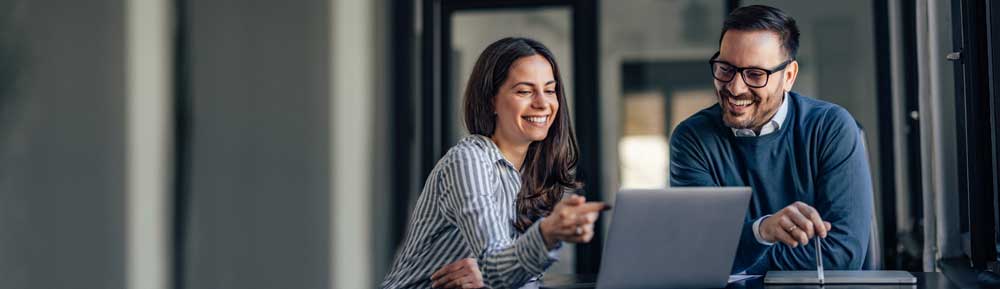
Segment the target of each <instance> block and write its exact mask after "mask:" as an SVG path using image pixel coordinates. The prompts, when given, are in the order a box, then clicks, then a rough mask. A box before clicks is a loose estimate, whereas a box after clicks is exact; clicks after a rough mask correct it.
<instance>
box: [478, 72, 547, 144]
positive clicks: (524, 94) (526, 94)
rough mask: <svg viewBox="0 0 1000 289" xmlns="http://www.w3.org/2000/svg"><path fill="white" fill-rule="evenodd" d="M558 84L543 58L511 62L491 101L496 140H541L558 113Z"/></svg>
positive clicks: (519, 141)
mask: <svg viewBox="0 0 1000 289" xmlns="http://www.w3.org/2000/svg"><path fill="white" fill-rule="evenodd" d="M557 85H558V84H557V83H556V80H555V76H554V75H553V73H552V65H551V64H550V63H549V61H548V60H546V59H545V57H542V56H541V55H532V56H526V57H521V58H519V59H517V60H516V61H514V63H513V64H511V67H510V72H509V73H508V74H507V79H506V80H505V81H504V83H503V85H502V86H500V89H499V90H498V91H497V95H496V97H495V98H494V101H495V104H494V105H495V106H494V107H495V108H496V114H497V116H496V117H497V122H496V130H494V133H495V137H499V138H501V139H503V140H505V141H507V142H510V143H521V144H523V143H528V144H530V143H531V142H533V141H541V140H544V139H545V137H546V136H547V135H548V132H549V127H551V126H552V122H553V121H554V120H555V118H556V112H558V111H559V97H558V95H557V94H556V93H557V90H556V86H557Z"/></svg>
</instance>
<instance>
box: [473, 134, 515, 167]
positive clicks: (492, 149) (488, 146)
mask: <svg viewBox="0 0 1000 289" xmlns="http://www.w3.org/2000/svg"><path fill="white" fill-rule="evenodd" d="M474 136H475V138H473V139H474V140H475V142H476V143H479V144H480V145H481V146H482V147H483V149H485V150H486V154H487V156H489V160H491V161H493V162H498V161H501V160H502V161H505V162H508V161H507V159H506V158H504V157H503V152H500V147H498V146H497V144H496V143H494V142H493V139H491V138H490V137H488V136H484V135H478V134H477V135H474ZM508 163H509V162H508Z"/></svg>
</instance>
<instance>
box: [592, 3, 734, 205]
mask: <svg viewBox="0 0 1000 289" xmlns="http://www.w3.org/2000/svg"><path fill="white" fill-rule="evenodd" d="M601 13H602V15H601V25H602V27H601V28H600V29H601V60H600V61H601V63H600V65H601V70H602V71H601V89H602V100H601V101H602V106H603V107H604V108H603V109H604V111H602V113H604V115H605V118H604V119H605V121H606V122H607V123H606V124H605V127H606V130H605V131H606V133H605V136H604V140H603V143H604V144H605V146H607V147H609V149H608V151H610V152H612V153H610V154H609V156H605V160H604V161H605V162H606V163H608V164H615V163H617V164H618V166H614V165H609V166H606V168H607V169H608V172H607V175H606V178H610V180H609V181H607V182H606V183H608V184H609V185H608V187H607V188H605V190H604V191H605V192H607V193H606V194H607V196H605V198H606V199H607V200H613V198H614V196H613V193H614V192H617V191H618V190H619V189H620V188H662V187H666V186H667V185H668V177H669V172H668V169H669V160H668V157H669V155H670V153H669V149H670V148H669V145H668V144H669V137H670V134H671V132H672V130H673V128H674V127H675V126H677V124H678V123H680V122H681V121H683V120H684V119H687V118H688V117H689V116H691V115H692V114H694V113H696V112H698V111H699V110H701V109H704V108H706V107H709V106H711V105H713V104H715V102H716V100H715V99H716V98H715V93H714V92H713V85H712V75H711V73H710V70H709V66H708V62H707V61H708V59H709V58H710V57H711V56H712V54H713V53H715V51H716V50H717V49H718V45H717V43H718V37H719V31H720V29H721V28H722V20H723V17H724V16H725V13H726V11H725V1H696V0H684V1H659V0H633V1H602V2H601Z"/></svg>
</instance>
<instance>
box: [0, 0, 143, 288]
mask: <svg viewBox="0 0 1000 289" xmlns="http://www.w3.org/2000/svg"><path fill="white" fill-rule="evenodd" d="M122 7H123V2H122V1H116V0H94V1H69V0H31V1H27V0H20V1H19V0H9V1H2V2H0V51H2V52H0V66H2V67H3V68H2V72H3V73H2V74H0V77H2V78H3V81H0V86H2V87H0V95H2V96H3V98H0V108H2V110H0V111H2V112H3V115H2V116H3V117H2V118H0V121H2V124H0V276H2V277H0V287H3V288H47V289H48V288H122V287H123V286H124V274H125V273H124V272H125V270H124V265H123V264H124V254H125V246H124V245H125V241H124V232H123V229H124V224H123V196H124V192H123V191H124V171H123V168H124V156H125V153H124V146H125V138H124V117H125V113H124V100H125V97H124V81H123V79H124V75H123V73H124V72H123V71H124V67H125V66H124V64H123V61H124V55H125V53H124V40H123V35H124V29H123V25H122V24H123V22H124V17H123V16H124V15H123V11H122ZM12 67H15V68H12ZM12 85H13V86H12Z"/></svg>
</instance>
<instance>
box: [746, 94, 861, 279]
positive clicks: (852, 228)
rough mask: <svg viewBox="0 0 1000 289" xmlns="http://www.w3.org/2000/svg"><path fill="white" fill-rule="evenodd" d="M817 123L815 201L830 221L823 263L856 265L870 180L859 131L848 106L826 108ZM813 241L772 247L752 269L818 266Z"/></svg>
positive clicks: (840, 266)
mask: <svg viewBox="0 0 1000 289" xmlns="http://www.w3.org/2000/svg"><path fill="white" fill-rule="evenodd" d="M822 121H823V124H821V125H820V126H818V127H819V128H820V129H821V131H819V132H818V134H817V136H818V137H817V138H816V140H817V141H818V143H819V145H818V146H817V149H816V155H817V159H818V162H817V166H818V168H817V176H816V179H817V183H816V185H815V188H814V189H815V190H816V191H815V194H816V201H815V203H814V204H810V205H813V206H814V207H815V208H816V209H817V210H818V211H819V212H820V215H821V217H822V218H823V220H824V221H827V222H830V223H831V224H832V225H833V228H832V230H831V231H830V232H829V234H828V235H827V237H826V238H825V239H823V242H822V243H823V244H822V246H823V266H824V267H825V268H827V269H832V270H858V269H861V266H862V265H863V263H864V259H865V254H866V253H867V249H868V239H869V234H870V226H871V218H872V206H873V204H872V183H871V174H870V172H869V170H870V169H869V167H868V158H867V154H866V152H865V147H864V143H863V139H862V138H863V137H864V136H863V135H862V134H861V130H860V129H859V128H858V126H857V124H856V123H855V122H854V118H852V117H851V115H850V114H849V113H848V112H847V110H845V109H843V108H840V107H835V108H833V109H830V110H828V111H826V115H825V117H824V119H823V120H822ZM814 246H816V242H814V241H812V240H810V242H809V244H808V245H806V246H798V247H796V248H792V247H789V246H787V245H783V244H779V245H775V246H770V247H768V248H767V252H766V253H765V256H766V258H762V260H760V261H759V262H768V263H769V264H755V266H752V267H751V268H758V269H761V270H765V271H766V270H809V269H815V268H816V260H815V252H816V248H815V247H814ZM755 273H759V272H755Z"/></svg>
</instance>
